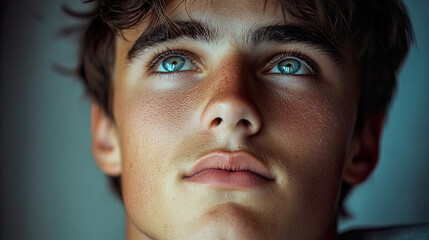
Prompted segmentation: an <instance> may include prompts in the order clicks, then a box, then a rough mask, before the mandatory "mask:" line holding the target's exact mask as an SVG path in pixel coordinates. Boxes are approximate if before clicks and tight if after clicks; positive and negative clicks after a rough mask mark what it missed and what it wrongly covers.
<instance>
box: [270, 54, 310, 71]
mask: <svg viewBox="0 0 429 240" xmlns="http://www.w3.org/2000/svg"><path fill="white" fill-rule="evenodd" d="M270 73H280V74H291V75H308V74H312V73H313V70H312V69H311V67H309V66H308V65H307V64H306V63H305V62H304V61H302V60H299V59H297V58H286V59H284V60H281V61H280V62H278V63H277V64H276V65H275V66H274V67H273V68H272V69H271V70H270Z"/></svg>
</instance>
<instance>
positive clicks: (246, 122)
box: [237, 119, 252, 128]
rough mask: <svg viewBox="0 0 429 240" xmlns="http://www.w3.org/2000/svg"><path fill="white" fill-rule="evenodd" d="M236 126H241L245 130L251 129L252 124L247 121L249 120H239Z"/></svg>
mask: <svg viewBox="0 0 429 240" xmlns="http://www.w3.org/2000/svg"><path fill="white" fill-rule="evenodd" d="M238 125H243V126H244V127H245V128H251V127H252V123H251V122H250V121H249V120H247V119H241V120H240V121H239V122H238V123H237V126H238Z"/></svg>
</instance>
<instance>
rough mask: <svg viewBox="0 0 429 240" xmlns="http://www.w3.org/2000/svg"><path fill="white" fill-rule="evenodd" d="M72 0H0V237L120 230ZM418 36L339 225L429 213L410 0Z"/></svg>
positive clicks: (105, 234) (428, 152)
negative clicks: (65, 8)
mask: <svg viewBox="0 0 429 240" xmlns="http://www.w3.org/2000/svg"><path fill="white" fill-rule="evenodd" d="M63 3H67V4H68V5H70V6H71V7H73V8H75V9H85V8H87V6H86V7H85V6H82V4H81V2H80V1H79V0H67V1H66V0H62V1H58V0H56V1H54V0H43V1H31V0H21V1H11V0H10V1H4V0H3V1H0V4H1V8H0V13H1V32H0V53H1V58H0V106H1V108H0V114H1V115H0V116H1V118H0V120H1V122H0V123H1V125H0V157H1V161H0V164H1V165H0V178H1V182H0V183H1V197H0V200H1V202H0V207H1V212H0V213H1V229H0V237H1V239H44V240H54V239H62V240H71V239H123V238H124V210H123V207H122V204H121V202H120V201H119V200H118V199H117V198H116V197H115V196H114V194H113V193H112V192H111V191H110V188H109V185H108V182H107V179H106V178H105V176H104V175H103V174H102V173H101V172H100V171H99V170H98V168H97V167H96V165H95V163H94V161H93V160H92V155H91V150H90V116H89V114H90V109H89V101H88V100H87V99H86V98H85V97H84V94H83V91H82V88H81V86H80V85H79V83H78V81H77V80H76V79H75V78H73V77H69V76H65V75H61V74H58V73H56V72H54V71H53V66H54V65H55V64H60V65H63V66H66V67H70V68H73V67H74V66H75V65H76V57H77V38H76V37H71V38H64V37H60V36H59V30H60V29H61V28H62V27H65V26H69V25H73V24H76V23H79V21H77V20H74V19H72V18H69V17H66V16H65V15H64V14H63V13H62V12H61V10H60V9H61V5H62V4H63ZM405 3H406V5H407V6H408V9H409V12H410V15H411V18H412V22H413V24H414V27H415V32H416V37H417V47H416V46H414V47H413V48H412V49H411V52H410V55H409V59H408V62H407V63H406V64H405V65H404V68H403V71H402V72H401V74H400V79H399V89H398V91H397V96H396V99H395V101H394V102H393V105H392V109H391V112H390V115H389V119H388V121H387V125H386V128H385V131H384V134H383V144H382V151H381V160H380V164H379V166H378V168H377V170H376V171H375V173H374V174H373V175H372V176H371V177H370V179H369V180H368V181H367V182H366V183H365V184H363V185H362V186H360V187H357V188H356V190H355V191H354V192H353V193H352V194H351V196H350V199H349V201H348V208H349V210H350V212H351V213H352V214H353V215H354V217H353V218H352V219H351V220H348V221H343V222H341V224H340V229H341V230H345V229H350V228H356V227H361V226H385V225H392V224H407V223H417V222H429V206H428V203H429V144H428V143H429V124H428V122H429V108H428V106H429V104H428V103H429V94H428V93H429V79H428V78H429V28H428V27H427V26H428V24H429V17H428V15H427V14H428V12H429V2H427V1H425V0H407V1H405Z"/></svg>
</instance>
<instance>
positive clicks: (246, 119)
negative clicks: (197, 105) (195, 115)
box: [201, 97, 261, 137]
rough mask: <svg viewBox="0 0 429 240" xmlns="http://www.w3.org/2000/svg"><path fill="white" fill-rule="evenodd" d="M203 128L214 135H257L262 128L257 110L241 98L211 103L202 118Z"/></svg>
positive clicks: (218, 100)
mask: <svg viewBox="0 0 429 240" xmlns="http://www.w3.org/2000/svg"><path fill="white" fill-rule="evenodd" d="M201 120H202V125H203V127H204V128H205V129H206V130H207V131H209V132H211V133H213V134H239V135H242V136H243V137H248V136H252V135H255V134H256V133H257V132H259V130H260V128H261V117H260V114H259V112H258V111H257V109H256V108H255V107H254V106H253V105H252V104H250V103H249V102H248V101H246V100H243V99H240V98H233V97H231V98H224V99H217V100H214V101H212V102H211V103H209V104H208V105H207V107H206V109H205V110H204V112H203V116H202V119H201Z"/></svg>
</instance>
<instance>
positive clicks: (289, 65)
mask: <svg viewBox="0 0 429 240" xmlns="http://www.w3.org/2000/svg"><path fill="white" fill-rule="evenodd" d="M300 66H301V64H300V63H299V62H298V61H297V60H295V59H286V60H283V61H281V62H279V64H278V67H279V69H280V72H281V73H289V74H294V73H296V72H298V70H299V67H300Z"/></svg>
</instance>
